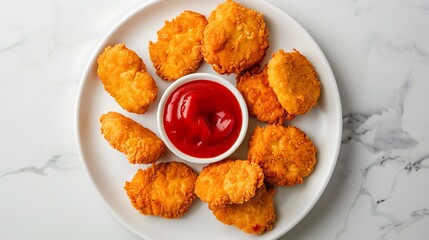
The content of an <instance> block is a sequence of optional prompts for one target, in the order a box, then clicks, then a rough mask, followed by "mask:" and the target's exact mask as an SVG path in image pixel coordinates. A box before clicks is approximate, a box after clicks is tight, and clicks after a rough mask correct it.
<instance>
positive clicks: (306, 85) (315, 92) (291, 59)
mask: <svg viewBox="0 0 429 240" xmlns="http://www.w3.org/2000/svg"><path fill="white" fill-rule="evenodd" d="M267 73H268V83H269V84H270V86H271V87H272V88H273V90H274V92H275V93H276V95H277V98H278V100H279V102H280V104H281V105H282V106H283V107H284V109H286V111H287V112H288V114H289V115H292V116H296V115H302V114H304V113H306V112H308V111H309V110H310V109H311V108H312V107H313V106H315V105H316V104H317V100H318V99H319V96H320V90H321V89H320V88H321V87H320V81H319V78H318V77H317V73H316V71H315V70H314V68H313V67H312V65H311V63H310V62H309V61H308V60H307V58H306V57H305V56H304V55H302V54H301V53H300V52H298V51H297V50H295V49H294V51H293V52H289V53H286V52H284V51H283V50H279V51H277V52H276V53H275V54H273V58H272V59H271V60H270V61H269V63H268V71H267Z"/></svg>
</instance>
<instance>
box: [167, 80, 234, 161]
mask: <svg viewBox="0 0 429 240" xmlns="http://www.w3.org/2000/svg"><path fill="white" fill-rule="evenodd" d="M163 116H164V117H163V122H164V128H165V132H166V133H167V136H168V138H169V139H170V141H171V142H172V143H173V145H174V146H176V148H177V149H179V150H180V151H182V152H183V153H186V154H188V155H190V156H193V157H199V158H210V157H214V156H217V155H219V154H222V153H223V152H225V151H227V150H228V149H229V148H230V147H231V146H232V145H233V144H234V142H235V141H236V140H237V138H238V135H239V134H240V128H241V124H242V116H241V110H240V105H239V104H238V101H237V99H236V98H235V96H234V95H233V94H232V93H231V92H230V91H229V90H228V89H227V88H226V87H224V86H223V85H221V84H219V83H216V82H213V81H208V80H195V81H192V82H188V83H185V84H183V85H182V86H180V87H178V88H177V89H176V90H174V91H173V92H172V93H171V95H170V96H169V98H168V99H167V101H166V107H165V109H164V115H163Z"/></svg>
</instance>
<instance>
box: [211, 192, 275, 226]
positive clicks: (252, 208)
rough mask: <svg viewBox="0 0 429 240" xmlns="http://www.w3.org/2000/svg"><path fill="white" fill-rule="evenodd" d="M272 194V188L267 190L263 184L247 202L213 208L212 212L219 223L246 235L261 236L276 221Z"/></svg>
mask: <svg viewBox="0 0 429 240" xmlns="http://www.w3.org/2000/svg"><path fill="white" fill-rule="evenodd" d="M274 193H275V189H274V187H272V186H271V187H268V188H267V187H265V185H264V184H263V185H262V186H261V187H260V188H258V190H256V194H255V196H254V197H252V198H251V199H250V200H249V201H247V202H245V203H242V204H228V205H224V206H217V207H213V208H212V211H213V214H214V215H215V217H216V219H217V220H219V221H220V222H223V223H225V224H228V225H233V226H236V227H238V228H239V229H241V230H242V231H244V232H246V233H252V234H262V233H264V232H265V231H268V230H271V229H272V228H273V223H274V220H275V219H276V213H275V211H274Z"/></svg>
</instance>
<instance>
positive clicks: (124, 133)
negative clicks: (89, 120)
mask: <svg viewBox="0 0 429 240" xmlns="http://www.w3.org/2000/svg"><path fill="white" fill-rule="evenodd" d="M100 123H101V133H102V134H103V136H104V138H105V139H106V140H107V141H108V142H109V143H110V145H111V146H112V147H113V148H115V149H117V150H119V151H120V152H122V153H124V154H125V155H126V156H127V158H128V160H129V161H130V163H133V164H135V163H153V162H155V161H156V160H157V159H158V158H159V157H161V156H162V155H164V153H165V149H166V146H165V144H164V142H163V141H162V140H161V139H160V138H158V137H157V136H156V134H155V133H153V132H152V131H151V130H150V129H147V128H145V127H143V126H142V125H140V124H139V123H137V122H135V121H134V120H132V119H131V118H128V117H125V116H124V115H122V114H120V113H117V112H109V113H106V114H103V115H102V116H101V117H100Z"/></svg>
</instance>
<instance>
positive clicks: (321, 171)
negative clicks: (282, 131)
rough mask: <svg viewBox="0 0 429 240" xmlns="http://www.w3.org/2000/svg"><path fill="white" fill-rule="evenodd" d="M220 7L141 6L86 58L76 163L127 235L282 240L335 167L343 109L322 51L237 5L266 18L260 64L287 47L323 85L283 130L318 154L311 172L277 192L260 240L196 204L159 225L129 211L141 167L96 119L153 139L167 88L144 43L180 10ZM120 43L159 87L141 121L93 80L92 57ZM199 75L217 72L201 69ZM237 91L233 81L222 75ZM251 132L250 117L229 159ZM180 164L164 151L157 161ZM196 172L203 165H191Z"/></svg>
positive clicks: (251, 2)
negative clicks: (118, 120) (111, 117)
mask: <svg viewBox="0 0 429 240" xmlns="http://www.w3.org/2000/svg"><path fill="white" fill-rule="evenodd" d="M223 2H224V1H223V0H222V1H221V0H163V1H151V2H147V3H145V4H143V5H142V6H141V7H139V8H138V9H136V10H135V11H133V12H131V13H130V14H129V15H127V16H126V17H125V18H124V19H122V20H121V21H120V22H119V23H118V24H116V25H115V26H114V27H113V29H112V30H111V31H110V32H109V33H108V34H107V35H106V37H105V38H104V39H103V40H102V41H101V43H100V45H99V46H98V48H97V49H96V50H95V52H94V54H93V56H92V57H91V59H90V61H89V64H88V66H87V69H86V71H85V73H84V74H83V78H82V81H81V83H80V88H79V92H78V96H77V104H76V113H75V114H76V139H77V144H78V150H79V154H80V157H81V159H82V164H83V166H84V169H85V171H86V172H87V174H88V176H89V178H90V180H91V182H92V183H93V184H94V186H95V189H96V190H97V191H98V193H99V194H100V195H101V197H102V199H103V200H104V201H105V203H106V204H107V206H108V208H109V209H110V210H111V211H112V213H113V214H114V215H115V216H116V217H117V218H118V219H119V220H120V221H121V222H122V223H123V224H124V225H126V226H127V227H128V228H129V229H130V230H132V231H133V232H135V233H136V234H137V235H139V236H141V237H142V238H144V239H186V240H191V239H243V238H248V239H276V238H279V237H280V236H282V235H284V234H285V233H286V232H287V231H289V230H290V229H291V228H292V227H294V226H295V225H296V224H297V223H298V222H299V221H301V220H302V218H303V217H304V216H305V215H307V213H308V212H309V211H310V210H311V208H312V207H313V206H314V205H315V203H316V202H317V200H318V199H319V198H320V196H321V194H322V193H323V191H324V190H325V188H326V185H327V184H328V182H329V179H330V177H331V175H332V172H333V169H334V167H335V164H336V161H337V156H338V151H339V146H340V142H341V130H342V119H341V102H340V98H339V93H338V88H337V85H336V82H335V78H334V75H333V73H332V70H331V68H330V66H329V63H328V61H327V60H326V58H325V56H324V54H323V52H322V51H321V49H320V48H319V46H318V45H317V43H316V42H315V41H314V40H313V38H312V37H311V36H310V35H309V34H308V33H307V32H306V31H305V30H304V28H303V27H302V26H301V25H299V24H298V23H297V22H296V21H295V20H294V19H292V18H291V17H290V16H289V15H288V14H286V13H285V12H283V11H282V10H280V9H278V8H276V7H275V6H272V5H270V4H268V3H266V2H264V1H260V0H240V1H237V2H239V3H241V4H243V5H245V6H247V7H250V8H252V9H255V10H257V11H259V12H261V13H262V14H263V15H264V18H265V21H266V23H267V26H268V28H269V31H270V36H269V41H270V47H269V49H268V51H267V54H266V57H265V59H264V61H263V64H265V63H267V62H268V60H269V58H270V57H271V54H272V53H274V52H275V51H277V50H278V49H283V50H285V51H291V50H292V49H293V48H296V49H297V50H299V51H300V52H301V53H302V54H304V55H305V56H306V57H307V58H308V59H309V60H310V61H311V62H312V64H313V66H314V67H315V69H316V71H317V73H318V74H319V77H320V81H321V83H322V94H321V97H320V100H319V103H318V105H317V106H316V107H315V108H313V109H312V110H311V111H310V112H309V113H307V114H305V115H304V116H301V117H298V118H296V119H295V120H294V121H292V122H287V123H286V124H288V125H295V126H297V127H299V128H301V129H302V130H303V131H304V132H306V133H307V135H308V136H309V137H310V138H311V139H312V140H313V142H314V143H315V145H316V146H317V148H318V153H317V158H318V162H317V165H316V166H315V169H314V172H313V173H312V174H311V175H310V176H309V177H307V178H306V179H305V182H304V183H303V184H301V185H298V186H294V187H289V188H285V187H277V192H276V195H275V210H276V214H277V218H276V221H275V224H274V228H273V230H271V231H268V232H266V233H264V234H262V235H260V236H254V235H250V234H246V233H244V232H242V231H240V230H239V229H238V228H236V227H233V226H228V225H224V224H222V223H221V222H219V221H217V220H216V218H215V217H214V216H213V215H212V213H211V211H210V210H209V209H208V208H207V206H206V204H204V203H203V202H201V201H200V200H199V199H197V200H195V202H194V203H193V205H192V206H191V208H190V209H189V211H188V213H187V214H186V215H185V216H184V217H182V218H180V219H163V218H160V217H154V216H144V215H141V214H140V213H138V212H137V211H136V210H135V209H134V208H133V207H132V205H131V203H130V201H129V200H128V197H127V195H126V193H125V191H124V189H123V186H124V183H125V181H129V180H131V179H132V177H133V176H134V174H135V173H136V171H137V169H139V168H146V167H147V165H132V164H130V163H129V162H128V160H127V159H126V157H125V155H123V154H122V153H120V152H118V151H116V150H114V149H113V148H112V147H111V146H110V145H109V144H108V142H107V141H106V140H105V139H104V138H103V136H102V135H101V133H100V124H99V117H100V116H101V115H102V114H104V113H107V112H108V111H117V112H120V113H122V114H124V115H126V116H128V117H131V118H132V119H134V120H135V121H137V122H139V123H141V124H142V125H144V126H145V127H147V128H150V129H151V130H152V131H154V132H155V133H156V134H158V136H159V133H158V130H157V126H156V112H157V105H158V102H159V99H160V97H161V95H162V93H163V91H164V90H165V89H166V88H167V86H168V85H169V84H171V83H168V82H164V81H162V80H161V79H160V78H159V77H157V76H156V74H155V70H154V68H153V67H152V63H151V61H150V58H149V53H148V42H149V41H156V39H157V35H156V32H157V31H158V30H159V29H160V28H161V27H162V26H163V25H164V21H165V20H171V19H173V18H174V17H176V16H177V15H179V14H180V13H181V12H183V11H184V10H192V11H196V12H199V13H202V14H204V15H205V16H207V17H208V16H209V14H210V12H211V11H212V10H213V9H215V8H216V6H217V5H218V4H220V3H223ZM116 43H125V44H126V45H127V47H128V48H130V49H133V50H134V51H136V52H137V54H138V55H139V56H140V57H141V58H142V59H143V61H144V62H145V64H146V66H147V68H148V71H149V73H150V74H151V75H152V76H153V77H154V78H155V80H156V83H157V85H158V87H159V95H158V100H157V101H156V102H155V103H154V104H152V105H151V106H150V108H149V111H148V112H146V113H145V114H143V115H138V114H131V113H128V112H126V111H124V110H123V109H122V108H121V107H120V106H119V105H118V104H117V103H116V102H115V101H114V99H113V98H112V97H111V96H110V95H109V94H108V93H107V92H106V91H105V90H104V88H103V85H102V83H101V81H100V80H99V78H98V76H97V72H96V69H97V57H98V55H99V54H101V52H102V51H103V49H104V47H105V46H107V45H113V44H116ZM198 72H209V73H215V72H214V71H213V70H212V68H211V67H210V66H209V65H208V64H207V63H204V64H203V65H202V66H201V68H200V69H199V70H198ZM224 77H225V78H226V79H228V80H230V81H231V82H232V83H234V84H235V75H234V74H231V75H230V76H224ZM256 125H263V124H262V123H260V122H258V121H257V120H255V119H254V118H251V119H250V121H249V130H248V133H247V136H246V138H245V140H244V142H243V144H242V146H241V147H240V148H239V149H238V150H237V151H236V152H235V153H234V154H233V157H237V158H241V159H245V158H246V154H247V150H248V146H247V143H248V140H249V136H250V135H251V133H252V132H253V129H254V128H255V126H256ZM169 160H177V161H180V159H179V158H178V157H176V156H174V155H173V154H172V153H171V152H168V153H167V154H166V155H165V156H164V157H163V158H162V159H161V161H169ZM189 165H190V166H191V167H193V168H194V169H195V170H196V171H200V170H201V168H202V167H203V166H202V165H196V164H189Z"/></svg>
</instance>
